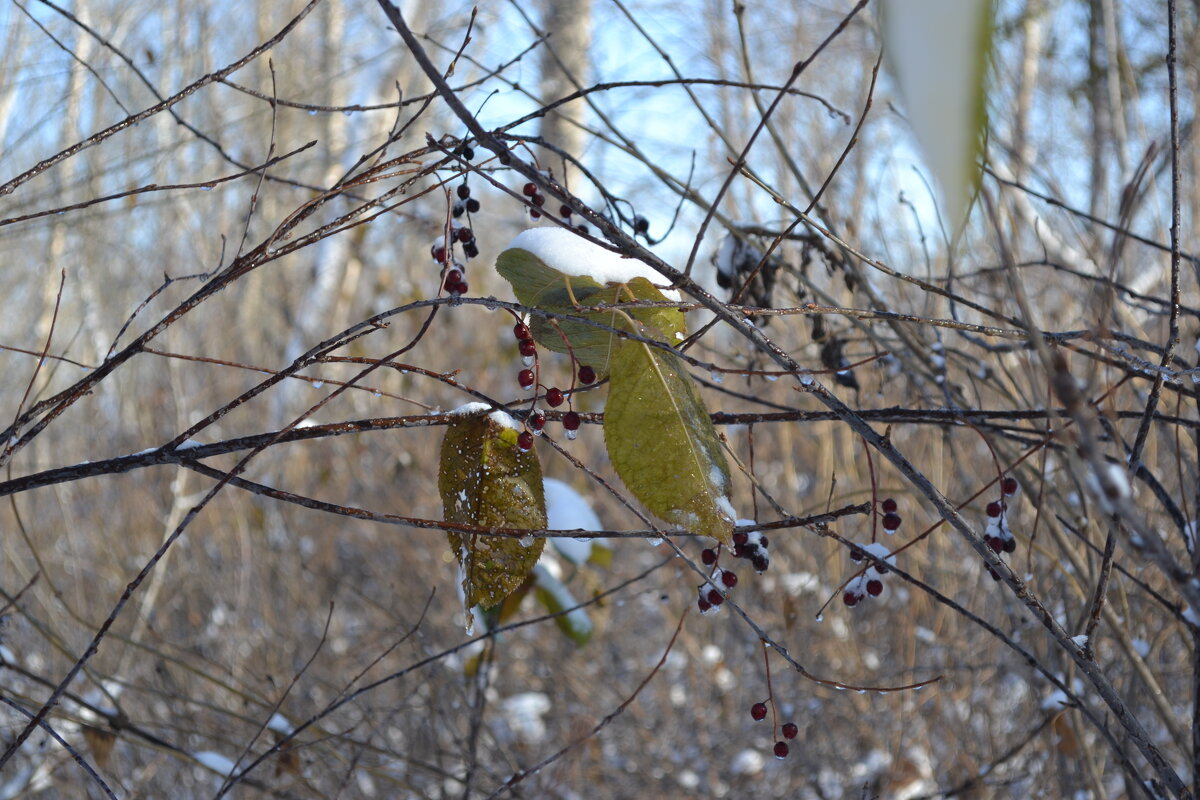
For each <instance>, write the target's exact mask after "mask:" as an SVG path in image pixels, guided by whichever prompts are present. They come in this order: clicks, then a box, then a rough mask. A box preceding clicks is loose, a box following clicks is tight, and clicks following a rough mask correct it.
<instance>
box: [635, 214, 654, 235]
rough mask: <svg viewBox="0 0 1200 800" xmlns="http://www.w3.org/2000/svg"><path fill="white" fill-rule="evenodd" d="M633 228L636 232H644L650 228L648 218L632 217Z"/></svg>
mask: <svg viewBox="0 0 1200 800" xmlns="http://www.w3.org/2000/svg"><path fill="white" fill-rule="evenodd" d="M633 229H634V231H636V232H637V233H641V234H644V233H646V231H648V230H650V220H648V219H646V218H645V217H634V218H633Z"/></svg>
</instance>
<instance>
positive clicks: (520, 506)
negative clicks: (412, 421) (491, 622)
mask: <svg viewBox="0 0 1200 800" xmlns="http://www.w3.org/2000/svg"><path fill="white" fill-rule="evenodd" d="M459 415H460V416H461V419H460V420H456V421H455V422H453V423H452V424H451V425H450V426H449V427H448V428H447V429H446V437H445V439H443V440H442V455H441V465H440V468H439V470H438V491H439V493H440V494H441V497H442V507H443V516H444V518H445V519H446V520H447V521H448V522H458V523H463V524H469V525H478V526H480V527H482V528H524V529H528V530H531V531H536V530H544V529H545V527H546V499H545V495H544V494H543V490H542V469H541V466H540V465H539V464H538V460H537V456H536V455H535V454H534V452H533V451H532V450H530V451H528V452H522V451H521V449H520V448H519V447H517V433H518V431H517V429H516V426H515V425H514V424H513V422H512V418H511V417H509V416H508V415H507V414H504V413H503V412H491V413H489V412H488V409H487V407H486V406H483V405H482V404H473V405H472V406H467V407H464V409H462V410H460V414H459ZM448 535H449V539H450V546H451V547H452V548H453V549H454V553H455V556H456V557H457V558H458V563H459V565H460V566H461V567H462V584H463V593H464V594H465V596H466V607H467V610H468V611H469V610H470V609H471V607H472V606H474V605H482V606H484V607H485V608H486V607H491V606H494V605H496V604H497V603H499V602H500V601H502V600H503V599H504V598H505V597H506V596H507V595H508V594H510V593H511V592H513V591H514V590H516V589H517V588H518V587H519V586H520V585H521V582H522V581H524V580H525V578H526V576H527V575H528V574H529V572H530V570H532V569H533V566H534V564H536V563H537V560H538V557H539V556H540V555H541V553H542V547H543V546H544V544H545V540H544V539H540V538H538V539H526V540H524V541H523V540H522V539H519V538H517V537H507V536H486V535H479V534H470V533H459V532H457V531H449V532H448Z"/></svg>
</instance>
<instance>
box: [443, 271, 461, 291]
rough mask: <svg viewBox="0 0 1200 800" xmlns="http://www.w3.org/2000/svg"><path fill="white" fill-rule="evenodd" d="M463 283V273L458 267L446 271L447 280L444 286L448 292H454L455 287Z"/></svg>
mask: <svg viewBox="0 0 1200 800" xmlns="http://www.w3.org/2000/svg"><path fill="white" fill-rule="evenodd" d="M460 283H462V273H461V272H459V271H458V270H456V269H452V270H450V271H449V272H447V273H446V280H445V281H443V282H442V286H443V287H444V288H445V289H446V291H447V292H453V291H454V287H456V286H458V284H460Z"/></svg>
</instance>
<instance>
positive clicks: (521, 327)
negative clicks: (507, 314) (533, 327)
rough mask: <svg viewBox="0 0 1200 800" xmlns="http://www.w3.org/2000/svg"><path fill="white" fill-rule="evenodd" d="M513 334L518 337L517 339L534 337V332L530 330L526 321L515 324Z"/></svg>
mask: <svg viewBox="0 0 1200 800" xmlns="http://www.w3.org/2000/svg"><path fill="white" fill-rule="evenodd" d="M513 336H516V337H517V341H524V340H526V339H532V338H533V334H532V333H530V332H529V326H528V325H526V324H525V323H524V322H518V323H517V324H516V325H513Z"/></svg>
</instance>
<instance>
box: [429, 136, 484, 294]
mask: <svg viewBox="0 0 1200 800" xmlns="http://www.w3.org/2000/svg"><path fill="white" fill-rule="evenodd" d="M464 157H465V155H464ZM455 191H456V192H457V194H458V202H457V203H455V204H454V207H453V208H452V209H451V212H450V213H451V214H452V215H453V216H454V218H455V219H458V218H459V217H461V216H462V215H463V212H464V211H467V212H475V211H478V210H479V201H478V200H476V199H474V198H473V197H471V187H470V186H468V185H467V184H465V183H461V184H459V186H458V188H457V189H456V190H455ZM449 234H450V238H449V241H447V239H446V237H445V236H439V237H438V238H437V239H435V240H434V242H433V246H432V247H430V248H429V255H431V256H433V260H434V262H435V263H437V264H438V265H440V266H441V267H442V289H444V290H445V291H446V292H447V293H448V294H450V295H452V296H454V297H457V296H459V295H461V294H466V293H467V288H468V287H467V281H466V278H465V277H464V275H465V274H466V271H467V268H466V265H465V264H464V263H463V262H460V261H459V260H458V259H457V258H455V257H454V246H455V245H459V246H460V247H461V248H462V254H463V258H464V259H466V260H469V259H472V258H475V257H477V256H478V255H479V244H478V243H477V242H476V241H475V232H474V231H472V230H471V228H470V227H469V226H466V225H459V224H458V223H451V225H450V231H449Z"/></svg>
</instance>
